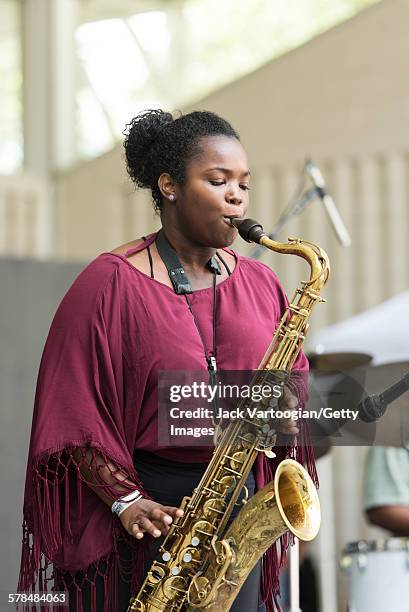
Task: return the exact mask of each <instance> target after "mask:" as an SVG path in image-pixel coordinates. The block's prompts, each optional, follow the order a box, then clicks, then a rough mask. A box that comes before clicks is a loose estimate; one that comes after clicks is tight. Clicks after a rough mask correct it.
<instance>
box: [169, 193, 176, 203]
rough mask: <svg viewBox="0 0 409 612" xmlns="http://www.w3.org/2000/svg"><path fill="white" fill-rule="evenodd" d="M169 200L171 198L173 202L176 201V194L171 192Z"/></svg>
mask: <svg viewBox="0 0 409 612" xmlns="http://www.w3.org/2000/svg"><path fill="white" fill-rule="evenodd" d="M169 200H170V201H171V202H174V201H175V196H174V195H173V193H171V194H170V195H169Z"/></svg>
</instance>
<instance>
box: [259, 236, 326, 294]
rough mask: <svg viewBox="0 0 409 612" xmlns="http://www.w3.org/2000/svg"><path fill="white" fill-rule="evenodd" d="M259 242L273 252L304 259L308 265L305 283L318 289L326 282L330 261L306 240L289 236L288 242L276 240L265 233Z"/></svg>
mask: <svg viewBox="0 0 409 612" xmlns="http://www.w3.org/2000/svg"><path fill="white" fill-rule="evenodd" d="M259 244H261V245H263V246H264V247H266V248H267V249H269V250H270V251H274V252H275V253H283V254H287V255H296V256H297V257H301V258H302V259H304V260H305V261H306V262H307V263H308V264H309V266H310V278H309V280H308V281H306V284H307V285H308V286H310V287H311V288H314V289H315V290H316V291H320V290H321V289H322V288H323V287H324V285H325V284H326V282H327V280H328V278H329V274H330V263H329V257H328V255H327V253H326V252H325V251H324V249H322V248H321V247H319V246H318V245H316V244H314V243H313V242H308V241H307V240H301V239H299V238H289V239H288V242H277V241H276V240H272V239H271V238H269V237H268V236H267V235H266V234H264V235H263V236H261V237H260V240H259Z"/></svg>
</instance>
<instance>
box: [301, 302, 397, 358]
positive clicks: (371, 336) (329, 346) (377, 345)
mask: <svg viewBox="0 0 409 612" xmlns="http://www.w3.org/2000/svg"><path fill="white" fill-rule="evenodd" d="M311 349H312V350H313V351H314V352H316V353H338V352H357V353H369V354H370V355H372V356H373V362H372V365H381V364H383V363H394V362H397V361H408V360H409V291H405V292H403V293H400V294H398V295H396V296H394V297H393V298H391V299H389V300H387V301H386V302H383V303H382V304H379V305H378V306H375V307H374V308H371V309H369V310H366V311H365V312H362V313H361V314H359V315H356V316H354V317H351V318H350V319H347V320H346V321H342V322H341V323H337V324H336V325H331V326H329V327H326V328H324V329H322V330H320V331H319V332H317V333H316V334H314V336H313V337H312V339H311Z"/></svg>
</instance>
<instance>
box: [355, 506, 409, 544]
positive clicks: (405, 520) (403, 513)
mask: <svg viewBox="0 0 409 612" xmlns="http://www.w3.org/2000/svg"><path fill="white" fill-rule="evenodd" d="M366 516H367V518H368V521H369V522H370V523H372V525H376V526H377V527H382V528H383V529H386V530H387V531H390V532H391V533H393V534H394V535H396V536H401V537H403V536H404V537H407V536H409V506H377V507H376V508H369V509H368V510H367V511H366Z"/></svg>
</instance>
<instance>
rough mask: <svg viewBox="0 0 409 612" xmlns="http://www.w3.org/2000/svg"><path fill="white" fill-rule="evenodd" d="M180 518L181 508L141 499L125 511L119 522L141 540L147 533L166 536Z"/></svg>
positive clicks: (154, 535)
mask: <svg viewBox="0 0 409 612" xmlns="http://www.w3.org/2000/svg"><path fill="white" fill-rule="evenodd" d="M180 516H183V510H181V508H174V507H173V506H162V505H161V504H158V503H156V502H154V501H152V500H150V499H140V500H139V501H136V502H134V503H133V504H131V505H130V506H129V507H128V508H126V510H124V511H123V512H122V513H121V514H120V516H119V520H120V521H121V523H122V526H123V528H124V529H125V530H126V531H127V532H128V533H129V534H130V535H132V536H134V537H135V538H138V540H140V539H141V538H143V536H144V534H145V533H148V534H149V535H151V536H153V537H154V538H159V537H160V536H161V535H163V536H164V535H166V534H167V532H168V531H169V527H170V525H171V524H172V523H173V521H174V520H175V519H177V518H179V517H180Z"/></svg>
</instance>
